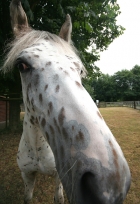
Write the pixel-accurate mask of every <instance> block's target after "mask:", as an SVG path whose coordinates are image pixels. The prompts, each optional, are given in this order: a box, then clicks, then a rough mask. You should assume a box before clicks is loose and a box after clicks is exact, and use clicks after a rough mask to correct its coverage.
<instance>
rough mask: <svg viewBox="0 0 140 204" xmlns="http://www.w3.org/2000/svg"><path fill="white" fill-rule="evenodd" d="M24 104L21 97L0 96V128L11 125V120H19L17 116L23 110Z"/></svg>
mask: <svg viewBox="0 0 140 204" xmlns="http://www.w3.org/2000/svg"><path fill="white" fill-rule="evenodd" d="M22 104H23V102H22V99H21V98H9V97H8V96H0V129H3V128H7V127H9V120H11V121H17V120H16V119H15V117H16V115H19V113H20V112H21V111H22ZM19 120H20V116H19Z"/></svg>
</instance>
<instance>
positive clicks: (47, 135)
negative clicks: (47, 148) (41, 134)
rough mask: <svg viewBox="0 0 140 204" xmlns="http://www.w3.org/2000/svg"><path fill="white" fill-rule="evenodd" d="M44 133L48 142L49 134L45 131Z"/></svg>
mask: <svg viewBox="0 0 140 204" xmlns="http://www.w3.org/2000/svg"><path fill="white" fill-rule="evenodd" d="M45 135H46V138H47V141H48V143H49V144H50V136H49V134H48V132H45Z"/></svg>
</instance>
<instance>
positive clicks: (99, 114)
mask: <svg viewBox="0 0 140 204" xmlns="http://www.w3.org/2000/svg"><path fill="white" fill-rule="evenodd" d="M97 115H98V116H99V117H100V118H101V119H103V117H102V116H101V113H100V112H99V111H97Z"/></svg>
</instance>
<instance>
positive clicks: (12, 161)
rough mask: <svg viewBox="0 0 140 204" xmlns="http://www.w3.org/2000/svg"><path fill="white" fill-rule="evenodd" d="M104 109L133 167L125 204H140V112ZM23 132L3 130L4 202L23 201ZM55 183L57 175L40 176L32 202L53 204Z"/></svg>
mask: <svg viewBox="0 0 140 204" xmlns="http://www.w3.org/2000/svg"><path fill="white" fill-rule="evenodd" d="M100 111H101V114H102V116H103V117H104V119H105V121H106V123H107V124H108V126H109V127H110V129H111V131H112V133H113V134H114V135H115V137H116V139H117V141H118V143H119V144H120V146H121V148H122V150H123V152H124V155H125V157H126V159H127V161H128V164H129V166H130V170H131V174H132V183H131V188H130V191H129V193H128V195H127V198H126V200H125V202H124V204H140V111H138V110H133V109H129V108H102V109H100ZM20 135H21V133H20V132H19V133H9V132H6V131H3V132H1V133H0V204H23V193H24V184H23V181H22V178H21V175H20V171H19V168H18V166H17V163H16V152H17V148H18V144H19V141H20ZM54 184H55V182H54V180H53V178H51V177H48V176H45V175H38V176H37V181H36V185H35V190H34V196H33V200H32V203H33V204H52V203H53V192H54ZM65 204H67V201H66V202H65Z"/></svg>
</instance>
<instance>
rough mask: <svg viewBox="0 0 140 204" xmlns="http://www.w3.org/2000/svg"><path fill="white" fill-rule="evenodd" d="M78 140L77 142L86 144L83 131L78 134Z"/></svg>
mask: <svg viewBox="0 0 140 204" xmlns="http://www.w3.org/2000/svg"><path fill="white" fill-rule="evenodd" d="M76 140H77V142H79V141H82V142H84V134H83V133H82V132H81V131H79V132H78V134H77V135H76Z"/></svg>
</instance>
